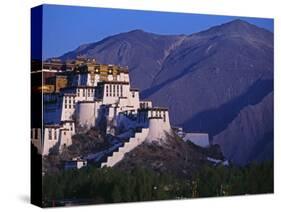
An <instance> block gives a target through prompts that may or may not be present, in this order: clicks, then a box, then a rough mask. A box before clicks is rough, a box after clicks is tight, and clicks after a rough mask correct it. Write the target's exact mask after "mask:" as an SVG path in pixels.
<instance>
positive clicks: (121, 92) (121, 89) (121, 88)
mask: <svg viewBox="0 0 281 212" xmlns="http://www.w3.org/2000/svg"><path fill="white" fill-rule="evenodd" d="M120 94H121V95H120V96H123V86H122V85H121V86H120Z"/></svg>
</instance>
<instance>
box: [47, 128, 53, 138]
mask: <svg viewBox="0 0 281 212" xmlns="http://www.w3.org/2000/svg"><path fill="white" fill-rule="evenodd" d="M48 137H49V140H52V129H49V131H48Z"/></svg>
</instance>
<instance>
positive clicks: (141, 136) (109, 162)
mask: <svg viewBox="0 0 281 212" xmlns="http://www.w3.org/2000/svg"><path fill="white" fill-rule="evenodd" d="M148 131H149V129H148V128H142V129H141V130H140V131H139V132H136V133H135V135H134V137H131V138H130V139H129V141H127V142H125V143H124V145H122V146H120V147H119V148H117V149H116V150H115V151H114V152H113V153H112V155H109V156H108V157H107V158H106V159H105V161H104V162H102V163H101V167H105V166H106V167H113V166H114V165H115V164H117V163H118V162H119V161H121V160H122V159H123V158H124V156H125V154H126V153H128V152H130V151H132V150H133V149H134V148H136V147H137V146H138V145H140V144H142V143H143V142H144V141H145V138H146V137H147V135H148Z"/></svg>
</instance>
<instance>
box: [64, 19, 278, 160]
mask: <svg viewBox="0 0 281 212" xmlns="http://www.w3.org/2000/svg"><path fill="white" fill-rule="evenodd" d="M77 55H84V56H87V57H90V58H93V57H94V58H96V59H97V60H98V61H99V62H101V63H115V64H121V65H128V66H129V71H130V78H131V80H132V86H134V87H138V88H140V89H141V96H142V98H146V99H151V100H153V102H154V104H155V105H159V106H166V107H169V111H170V120H171V123H172V124H173V125H178V126H183V127H184V130H185V131H188V132H207V133H209V134H210V137H211V138H213V137H216V135H219V134H222V133H223V132H224V131H232V130H231V129H232V128H233V130H234V129H237V127H238V125H240V124H242V125H243V124H245V125H246V124H253V123H249V122H245V123H244V121H245V120H244V119H242V122H243V123H238V122H235V121H234V120H235V119H236V118H237V117H238V116H239V115H240V114H241V111H242V110H243V109H245V108H248V107H251V108H252V110H254V111H255V110H257V111H259V106H258V105H259V103H260V102H261V101H263V99H264V98H265V96H267V95H268V94H270V93H271V92H272V91H273V33H272V32H269V31H267V30H265V29H262V28H259V27H257V26H255V25H252V24H249V23H247V22H245V21H241V20H235V21H232V22H229V23H226V24H222V25H219V26H215V27H212V28H210V29H208V30H205V31H202V32H199V33H195V34H192V35H189V36H186V35H175V36H173V35H171V36H163V35H156V34H152V33H147V32H143V31H141V30H134V31H131V32H128V33H121V34H118V35H114V36H111V37H108V38H106V39H104V40H102V41H100V42H97V43H93V44H87V45H83V46H81V47H79V48H77V49H76V50H75V51H73V52H69V53H67V54H65V55H63V56H62V57H61V59H74V58H75V57H76V56H77ZM270 101H271V102H270ZM271 103H272V99H271V100H268V101H267V103H265V104H271ZM256 107H257V108H256ZM265 113H268V114H267V117H268V119H269V120H271V119H273V113H269V111H267V112H265ZM241 115H242V116H244V115H246V114H245V113H242V114H241ZM230 123H233V124H230ZM265 128H266V127H265V126H264V129H263V128H262V129H260V130H261V131H262V132H261V134H260V135H259V136H258V137H255V139H256V141H257V140H263V136H265V135H266V134H267V137H273V129H271V131H270V130H268V129H265ZM237 134H238V135H240V136H239V140H241V141H243V140H244V136H246V137H253V131H251V130H250V129H248V130H247V131H246V132H245V134H246V135H245V134H240V133H239V132H237ZM223 138H224V140H225V141H224V142H220V144H221V145H222V148H223V149H226V148H227V149H228V151H229V152H235V151H236V150H235V148H234V147H233V149H231V148H230V149H229V148H228V146H233V145H232V144H233V142H235V141H233V140H232V138H231V137H230V134H228V133H226V132H225V135H224V136H223ZM237 139H238V138H237ZM216 142H217V141H216ZM251 142H254V141H251ZM269 143H270V142H269ZM261 145H263V146H264V148H268V149H269V150H270V148H271V146H272V145H271V146H270V144H268V145H266V144H264V143H263V144H261ZM255 151H257V152H261V147H260V148H259V147H255ZM266 152H270V151H266ZM271 152H273V150H272V151H271ZM245 154H249V155H245V157H243V160H246V161H249V160H255V159H257V157H258V158H259V160H263V159H265V158H266V157H265V155H266V154H262V153H259V154H258V153H257V154H254V153H250V152H248V151H246V152H245ZM227 155H230V154H227ZM231 158H233V157H231ZM249 158H251V159H249ZM236 161H239V160H236ZM246 161H239V162H242V163H243V162H246Z"/></svg>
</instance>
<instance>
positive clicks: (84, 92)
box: [77, 88, 94, 97]
mask: <svg viewBox="0 0 281 212" xmlns="http://www.w3.org/2000/svg"><path fill="white" fill-rule="evenodd" d="M93 93H94V90H93V89H90V88H88V89H82V97H86V96H88V97H91V96H93ZM80 94H81V93H80V89H78V90H77V96H78V97H80V96H81V95H80Z"/></svg>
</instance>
